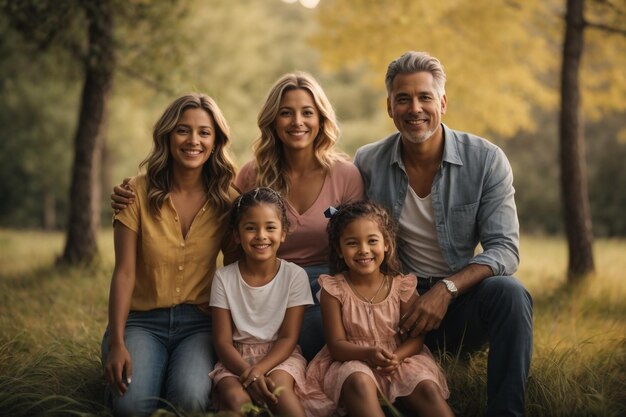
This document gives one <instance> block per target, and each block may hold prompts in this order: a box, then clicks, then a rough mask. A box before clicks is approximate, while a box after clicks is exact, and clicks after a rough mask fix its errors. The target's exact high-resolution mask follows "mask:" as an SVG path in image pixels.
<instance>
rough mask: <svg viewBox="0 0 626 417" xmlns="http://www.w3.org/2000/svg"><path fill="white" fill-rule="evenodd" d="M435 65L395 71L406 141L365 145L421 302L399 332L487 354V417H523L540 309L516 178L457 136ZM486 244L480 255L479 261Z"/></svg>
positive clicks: (399, 137) (366, 172)
mask: <svg viewBox="0 0 626 417" xmlns="http://www.w3.org/2000/svg"><path fill="white" fill-rule="evenodd" d="M445 82H446V75H445V72H444V70H443V67H442V65H441V63H440V62H439V60H437V58H434V57H432V56H430V55H428V54H427V53H424V52H413V51H410V52H407V53H405V54H404V55H402V56H401V57H399V58H397V59H396V60H394V61H392V62H391V64H389V68H388V70H387V75H386V78H385V83H386V86H387V112H388V114H389V116H390V117H391V118H392V119H393V121H394V124H395V126H396V128H397V129H398V132H396V133H394V134H392V135H390V136H389V137H387V138H385V139H382V140H380V141H378V142H375V143H371V144H368V145H365V146H363V147H361V148H360V149H359V150H358V151H357V153H356V155H355V158H354V163H355V164H356V166H357V167H358V168H359V170H360V171H361V175H362V176H363V180H364V182H365V191H366V194H367V197H368V198H369V199H371V200H373V201H376V202H379V203H381V204H383V205H385V206H386V207H387V208H388V209H389V210H390V212H391V213H392V214H393V216H394V217H395V218H396V220H397V221H398V224H399V231H398V253H399V255H400V259H401V261H402V265H403V269H404V272H405V273H413V274H415V275H416V276H417V277H418V288H417V289H418V292H419V293H420V295H421V296H420V297H419V298H418V299H417V301H416V302H415V303H414V304H413V305H412V306H411V308H410V311H409V312H408V313H407V314H406V315H405V316H404V317H403V318H402V321H401V326H400V332H408V333H409V334H410V335H411V336H416V335H418V334H421V333H424V334H426V344H427V345H428V346H429V347H430V348H431V349H432V350H444V351H447V352H453V353H456V352H458V351H461V352H467V351H473V350H476V349H479V348H481V347H482V346H484V345H485V344H486V343H487V344H488V345H489V356H488V365H487V394H488V396H487V412H486V415H487V416H522V415H524V410H525V389H526V382H527V378H528V371H529V368H530V360H531V354H532V299H531V296H530V294H529V293H528V291H527V290H526V289H525V288H524V286H523V285H522V284H521V283H520V282H519V281H518V280H517V279H516V278H515V277H513V276H512V274H513V273H515V271H516V269H517V266H518V263H519V223H518V220H517V211H516V207H515V200H514V193H515V190H514V188H513V173H512V171H511V167H510V165H509V162H508V160H507V158H506V156H505V155H504V153H503V152H502V150H500V148H498V147H497V146H495V145H493V144H491V143H490V142H488V141H487V140H485V139H483V138H480V137H478V136H475V135H472V134H469V133H465V132H460V131H456V130H452V129H450V128H448V127H447V126H446V125H444V124H443V123H442V121H441V119H442V116H443V115H444V114H445V113H446V105H447V97H446V94H445ZM478 244H480V245H481V247H482V250H481V251H477V250H476V249H477V247H478Z"/></svg>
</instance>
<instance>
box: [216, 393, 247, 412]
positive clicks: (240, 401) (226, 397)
mask: <svg viewBox="0 0 626 417" xmlns="http://www.w3.org/2000/svg"><path fill="white" fill-rule="evenodd" d="M249 402H252V400H251V399H250V396H248V394H246V393H245V392H244V391H236V390H232V389H231V390H226V391H224V392H220V409H222V410H230V411H235V412H237V413H238V412H240V411H241V407H242V406H243V405H244V404H246V403H249Z"/></svg>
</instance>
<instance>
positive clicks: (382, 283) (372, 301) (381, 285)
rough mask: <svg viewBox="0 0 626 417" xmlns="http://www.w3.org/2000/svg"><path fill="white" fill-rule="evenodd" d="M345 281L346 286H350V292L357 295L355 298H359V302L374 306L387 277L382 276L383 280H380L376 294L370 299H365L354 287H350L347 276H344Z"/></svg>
mask: <svg viewBox="0 0 626 417" xmlns="http://www.w3.org/2000/svg"><path fill="white" fill-rule="evenodd" d="M346 281H347V282H348V285H349V286H350V288H352V291H353V292H354V293H355V294H356V295H357V297H359V298H360V299H361V300H363V301H365V302H366V303H368V304H374V300H375V299H376V297H378V294H380V290H381V289H382V288H383V286H384V285H385V284H386V283H387V275H383V278H382V279H381V280H380V285H379V286H378V289H377V290H376V294H374V296H373V297H372V298H367V297H365V296H363V295H362V294H361V293H360V292H359V291H358V290H357V289H356V287H355V286H354V285H352V282H351V281H350V277H349V276H348V275H346Z"/></svg>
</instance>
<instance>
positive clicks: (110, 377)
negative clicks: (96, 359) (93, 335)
mask: <svg viewBox="0 0 626 417" xmlns="http://www.w3.org/2000/svg"><path fill="white" fill-rule="evenodd" d="M132 373H133V365H132V360H131V358H130V353H128V350H127V349H126V346H125V345H118V346H111V348H110V349H109V354H108V355H107V363H106V365H105V367H104V378H105V380H106V381H107V383H108V384H110V385H111V386H112V387H113V388H114V389H115V390H116V391H117V393H118V394H119V395H120V396H121V395H124V394H125V393H126V391H127V390H128V386H129V385H130V380H131V376H132Z"/></svg>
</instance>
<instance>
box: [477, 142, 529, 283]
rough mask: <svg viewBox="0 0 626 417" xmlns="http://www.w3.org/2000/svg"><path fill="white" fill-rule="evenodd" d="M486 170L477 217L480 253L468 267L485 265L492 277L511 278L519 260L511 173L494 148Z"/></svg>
mask: <svg viewBox="0 0 626 417" xmlns="http://www.w3.org/2000/svg"><path fill="white" fill-rule="evenodd" d="M487 167H488V169H486V171H485V178H484V183H483V185H484V187H483V193H482V196H481V198H480V205H479V209H478V214H477V221H478V237H479V241H480V244H481V246H482V248H483V252H481V253H479V254H477V255H475V256H474V257H473V258H472V259H471V260H470V263H476V264H482V265H487V266H489V267H490V268H491V269H492V271H493V273H494V275H512V274H513V273H515V271H516V270H517V267H518V265H519V259H520V257H519V221H518V218H517V209H516V206H515V197H514V196H515V189H514V187H513V171H512V169H511V165H510V164H509V161H508V159H507V158H506V156H505V155H504V152H503V151H502V150H501V149H499V148H494V151H493V152H492V155H491V161H490V163H488V164H487Z"/></svg>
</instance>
